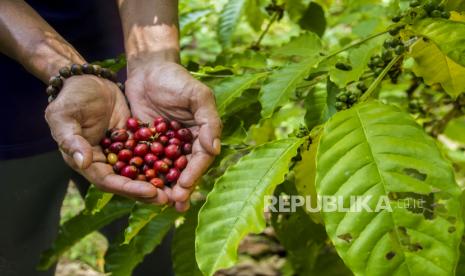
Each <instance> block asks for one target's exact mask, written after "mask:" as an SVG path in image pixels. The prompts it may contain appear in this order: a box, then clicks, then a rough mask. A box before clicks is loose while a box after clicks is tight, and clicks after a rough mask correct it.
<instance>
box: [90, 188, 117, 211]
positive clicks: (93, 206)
mask: <svg viewBox="0 0 465 276" xmlns="http://www.w3.org/2000/svg"><path fill="white" fill-rule="evenodd" d="M112 198H113V194H112V193H105V192H102V191H101V190H99V189H97V188H96V187H95V186H94V185H91V186H90V187H89V190H88V191H87V194H86V197H85V199H84V203H85V206H86V208H85V209H84V214H92V215H95V214H96V213H98V212H100V210H102V208H103V207H105V205H107V203H108V202H110V200H111V199H112Z"/></svg>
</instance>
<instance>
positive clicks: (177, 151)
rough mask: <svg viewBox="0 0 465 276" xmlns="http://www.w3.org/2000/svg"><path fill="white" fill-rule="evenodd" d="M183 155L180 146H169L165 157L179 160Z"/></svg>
mask: <svg viewBox="0 0 465 276" xmlns="http://www.w3.org/2000/svg"><path fill="white" fill-rule="evenodd" d="M180 155H181V148H180V147H179V146H178V145H168V146H167V147H166V148H165V156H166V157H168V158H169V159H171V160H174V159H176V158H178V157H179V156H180Z"/></svg>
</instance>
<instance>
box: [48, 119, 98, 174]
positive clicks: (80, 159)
mask: <svg viewBox="0 0 465 276" xmlns="http://www.w3.org/2000/svg"><path fill="white" fill-rule="evenodd" d="M45 118H46V120H47V123H48V124H49V126H50V130H51V132H52V136H53V138H54V139H55V141H56V142H57V143H58V146H59V147H60V149H61V150H62V151H63V152H64V153H66V154H67V155H69V156H70V157H72V158H73V160H74V162H75V163H76V165H77V166H78V167H79V168H80V169H85V168H87V167H89V166H90V165H91V163H92V146H91V145H90V144H89V142H88V141H87V140H86V139H84V137H82V136H81V135H82V129H81V126H80V124H79V123H78V122H77V120H76V119H74V118H73V117H72V116H71V115H69V114H66V113H65V112H58V111H56V112H54V111H47V112H46V116H45Z"/></svg>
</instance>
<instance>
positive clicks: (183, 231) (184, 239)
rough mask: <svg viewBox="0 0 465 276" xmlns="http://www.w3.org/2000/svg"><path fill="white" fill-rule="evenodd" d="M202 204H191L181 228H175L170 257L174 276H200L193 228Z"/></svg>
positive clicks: (195, 225)
mask: <svg viewBox="0 0 465 276" xmlns="http://www.w3.org/2000/svg"><path fill="white" fill-rule="evenodd" d="M201 206H202V204H200V203H197V204H193V205H192V206H191V208H190V209H189V211H188V212H187V213H186V216H185V220H184V222H183V224H181V226H179V227H178V228H176V231H175V232H174V237H173V246H172V249H171V257H172V259H173V268H174V273H175V274H176V276H202V272H200V270H199V266H198V265H197V263H196V262H195V257H194V256H195V228H196V227H197V215H198V212H199V210H200V207H201Z"/></svg>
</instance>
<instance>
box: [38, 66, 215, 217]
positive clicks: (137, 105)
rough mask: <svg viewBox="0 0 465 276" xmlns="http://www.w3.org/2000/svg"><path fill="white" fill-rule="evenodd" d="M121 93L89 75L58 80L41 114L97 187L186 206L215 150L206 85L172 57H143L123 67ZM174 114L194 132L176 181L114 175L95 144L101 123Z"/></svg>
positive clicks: (101, 130) (67, 157)
mask: <svg viewBox="0 0 465 276" xmlns="http://www.w3.org/2000/svg"><path fill="white" fill-rule="evenodd" d="M125 86H126V87H125V93H126V96H127V99H128V101H129V106H128V104H127V102H126V99H125V96H124V95H123V93H121V91H120V90H119V88H118V87H117V86H116V85H115V84H114V83H112V82H111V81H108V80H105V79H102V78H98V77H95V76H91V75H81V76H74V77H71V78H69V79H67V80H66V81H65V82H64V86H63V88H62V90H61V92H60V94H59V95H58V97H57V98H56V99H55V100H54V101H53V102H52V103H50V104H49V106H48V107H47V109H46V112H45V117H46V120H47V122H48V124H49V126H50V129H51V132H52V136H53V138H54V139H55V140H56V142H57V143H58V146H59V148H60V150H61V152H62V154H63V157H64V159H65V161H66V162H67V163H68V165H70V166H71V167H72V168H73V169H75V170H76V171H78V172H79V173H81V174H82V175H83V176H84V177H86V178H87V179H88V180H89V181H90V182H91V183H93V184H94V185H95V186H97V187H98V188H99V189H101V190H103V191H106V192H111V193H114V194H118V195H122V196H125V197H129V198H133V199H136V200H138V201H141V202H144V203H153V204H171V205H174V206H175V208H176V209H177V210H178V211H181V212H182V211H186V210H187V209H188V208H189V197H190V194H191V193H192V191H193V189H194V188H195V184H196V183H197V181H198V180H199V179H200V177H201V176H202V175H203V173H204V172H205V171H206V170H207V169H208V167H209V165H210V164H211V163H212V162H213V160H214V157H215V155H218V154H219V153H220V148H221V144H220V135H221V127H222V125H221V121H220V119H219V117H218V113H217V111H216V105H215V98H214V95H213V93H212V91H211V90H210V89H209V88H208V87H207V86H206V85H204V84H202V83H201V82H199V81H198V80H196V79H194V78H193V77H192V76H191V75H190V74H189V72H188V71H187V70H186V69H184V68H183V67H182V66H181V65H179V64H177V63H175V62H161V63H158V62H152V61H146V62H143V63H142V64H138V65H137V66H136V67H134V68H132V69H131V68H130V69H129V70H128V79H127V81H126V83H125ZM160 115H161V116H163V117H166V118H168V119H173V120H177V121H179V122H181V123H183V124H184V125H185V126H187V127H189V128H190V129H191V131H192V132H193V134H194V136H195V140H194V142H193V146H192V154H191V155H190V157H189V163H188V165H187V167H186V169H185V170H184V171H183V172H182V174H181V176H180V178H179V179H178V181H177V183H176V184H175V185H174V186H173V187H171V188H169V187H165V188H163V189H159V188H156V187H154V186H153V185H152V184H150V183H148V182H144V181H137V180H131V179H129V178H126V177H123V176H120V175H117V174H115V173H114V172H113V169H112V167H111V166H110V165H109V164H107V163H106V157H105V155H104V153H103V152H102V149H101V148H100V146H99V142H100V140H101V139H102V138H103V136H104V134H105V131H106V130H107V129H110V128H113V127H118V128H122V127H125V124H126V120H127V118H129V117H130V116H134V117H137V118H139V119H140V120H141V121H143V122H147V123H149V122H152V121H153V119H154V118H155V117H156V116H160Z"/></svg>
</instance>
